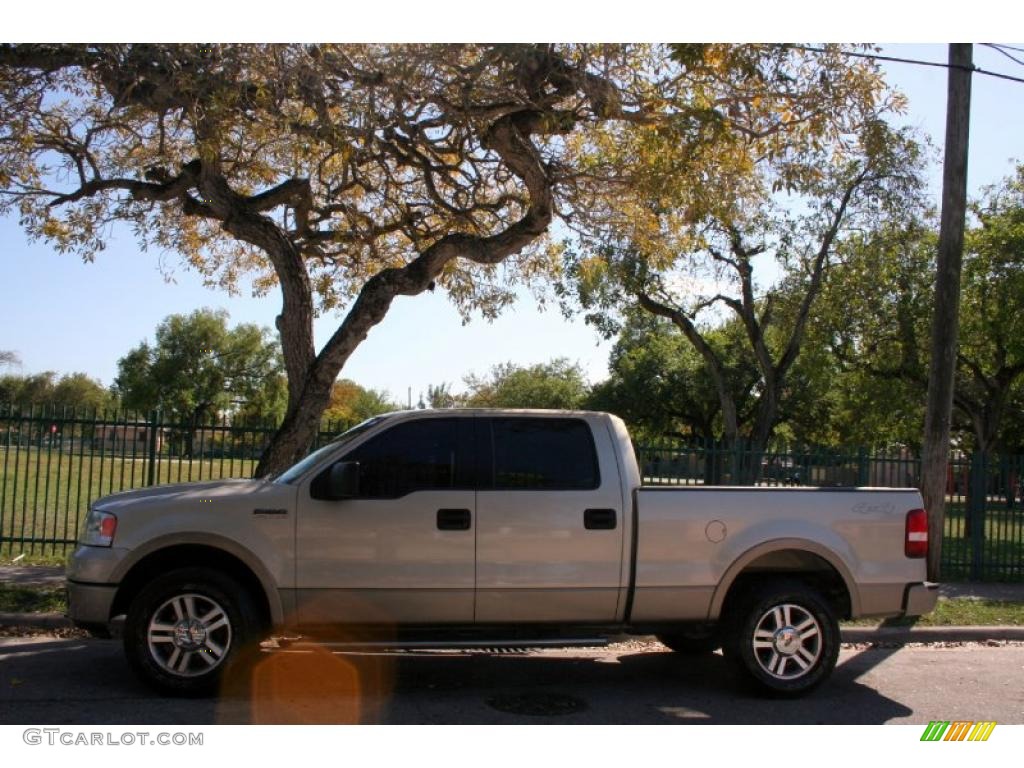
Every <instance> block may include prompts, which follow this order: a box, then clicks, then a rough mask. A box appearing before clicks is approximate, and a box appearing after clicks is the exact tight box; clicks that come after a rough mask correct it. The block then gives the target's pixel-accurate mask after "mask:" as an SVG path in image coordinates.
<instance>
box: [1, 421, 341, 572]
mask: <svg viewBox="0 0 1024 768" xmlns="http://www.w3.org/2000/svg"><path fill="white" fill-rule="evenodd" d="M349 426H351V425H350V424H347V423H344V422H324V423H323V424H321V427H320V431H319V433H318V434H317V438H316V443H315V444H314V447H317V446H318V445H319V444H320V443H322V442H323V441H325V440H327V439H330V438H331V437H332V436H334V435H336V434H338V433H339V432H343V431H344V430H345V429H347V428H348V427H349ZM275 427H276V425H275V424H272V423H269V422H267V421H260V420H240V419H235V420H229V419H227V418H224V419H220V420H217V421H211V422H202V423H191V422H189V421H187V420H183V419H180V418H177V417H174V416H171V415H165V414H162V413H159V412H155V413H150V414H146V415H142V414H136V413H129V412H123V411H107V412H100V411H93V410H89V411H85V410H82V409H78V410H76V409H71V408H60V407H52V406H36V407H29V408H24V409H21V408H18V407H17V406H0V554H5V553H6V554H19V553H21V552H27V553H29V554H37V553H38V554H58V555H59V554H61V553H63V552H64V551H65V550H66V548H67V547H68V546H70V545H72V544H73V543H74V541H75V539H76V536H77V532H78V527H79V524H80V523H81V521H82V520H83V518H84V516H85V513H86V512H87V510H88V509H89V505H90V504H91V503H92V502H93V501H95V500H96V499H98V498H100V497H101V496H106V495H107V494H110V493H116V492H117V491H123V490H129V489H132V488H141V487H145V486H150V485H159V484H164V483H179V482H182V483H186V482H192V481H199V480H218V479H220V478H228V477H252V474H253V470H254V469H255V468H256V464H257V462H258V460H259V457H260V454H261V453H262V452H263V449H264V448H265V447H266V445H267V443H268V442H269V441H270V437H271V436H272V435H273V433H274V429H275Z"/></svg>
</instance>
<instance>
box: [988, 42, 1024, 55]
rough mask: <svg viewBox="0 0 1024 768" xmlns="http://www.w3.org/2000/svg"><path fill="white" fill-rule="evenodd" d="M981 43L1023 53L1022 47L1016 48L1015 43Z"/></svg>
mask: <svg viewBox="0 0 1024 768" xmlns="http://www.w3.org/2000/svg"><path fill="white" fill-rule="evenodd" d="M982 45H990V46H992V47H993V48H1005V49H1006V50H1008V51H1017V52H1018V53H1024V48H1018V47H1017V46H1015V45H1006V44H1005V43H982Z"/></svg>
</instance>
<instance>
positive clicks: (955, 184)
mask: <svg viewBox="0 0 1024 768" xmlns="http://www.w3.org/2000/svg"><path fill="white" fill-rule="evenodd" d="M972 53H973V51H972V46H971V44H970V43H952V44H950V46H949V91H948V97H947V100H946V154H945V160H944V162H943V167H942V221H941V225H940V229H939V253H938V260H937V262H936V267H935V273H936V274H935V310H934V314H933V315H932V347H931V368H930V370H929V372H928V406H927V411H926V412H925V420H924V448H923V451H922V456H921V494H922V495H923V496H924V504H925V509H927V510H928V543H929V547H928V578H929V579H931V580H932V581H938V579H939V563H940V560H941V557H942V531H943V526H944V524H945V519H946V482H947V479H946V478H947V473H948V466H949V426H950V420H951V418H952V412H953V381H954V374H955V372H956V350H957V327H958V323H959V317H960V265H961V262H962V261H963V250H964V220H965V218H966V215H967V143H968V142H967V138H968V130H969V128H970V122H971V70H972V68H973V66H974V65H973V63H972Z"/></svg>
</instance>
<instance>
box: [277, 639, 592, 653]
mask: <svg viewBox="0 0 1024 768" xmlns="http://www.w3.org/2000/svg"><path fill="white" fill-rule="evenodd" d="M608 642H609V641H608V638H606V637H579V638H572V639H566V640H551V639H547V640H529V639H526V638H524V639H522V640H450V641H447V642H446V641H444V640H405V641H402V640H370V641H362V642H360V641H350V640H346V641H333V642H332V641H326V640H325V641H323V642H317V641H315V640H307V639H305V638H303V639H302V640H296V641H288V642H287V643H284V644H282V646H281V647H282V648H287V649H289V650H292V649H296V650H304V649H313V648H328V649H331V650H336V651H358V650H373V651H379V650H410V651H450V650H467V649H488V648H495V649H503V648H592V647H595V646H596V647H600V648H603V647H605V646H606V645H608Z"/></svg>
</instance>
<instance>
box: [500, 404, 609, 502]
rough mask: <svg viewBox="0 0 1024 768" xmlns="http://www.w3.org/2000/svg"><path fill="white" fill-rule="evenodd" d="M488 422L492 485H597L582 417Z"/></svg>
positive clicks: (541, 487)
mask: <svg viewBox="0 0 1024 768" xmlns="http://www.w3.org/2000/svg"><path fill="white" fill-rule="evenodd" d="M491 423H492V445H493V446H494V486H493V487H494V488H495V489H529V490H591V489H593V488H597V487H598V486H599V485H600V484H601V479H600V474H599V472H598V469H597V452H596V451H595V450H594V440H593V437H592V436H591V434H590V427H588V426H587V423H586V422H585V421H581V420H580V419H529V418H508V419H493V420H492V422H491Z"/></svg>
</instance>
